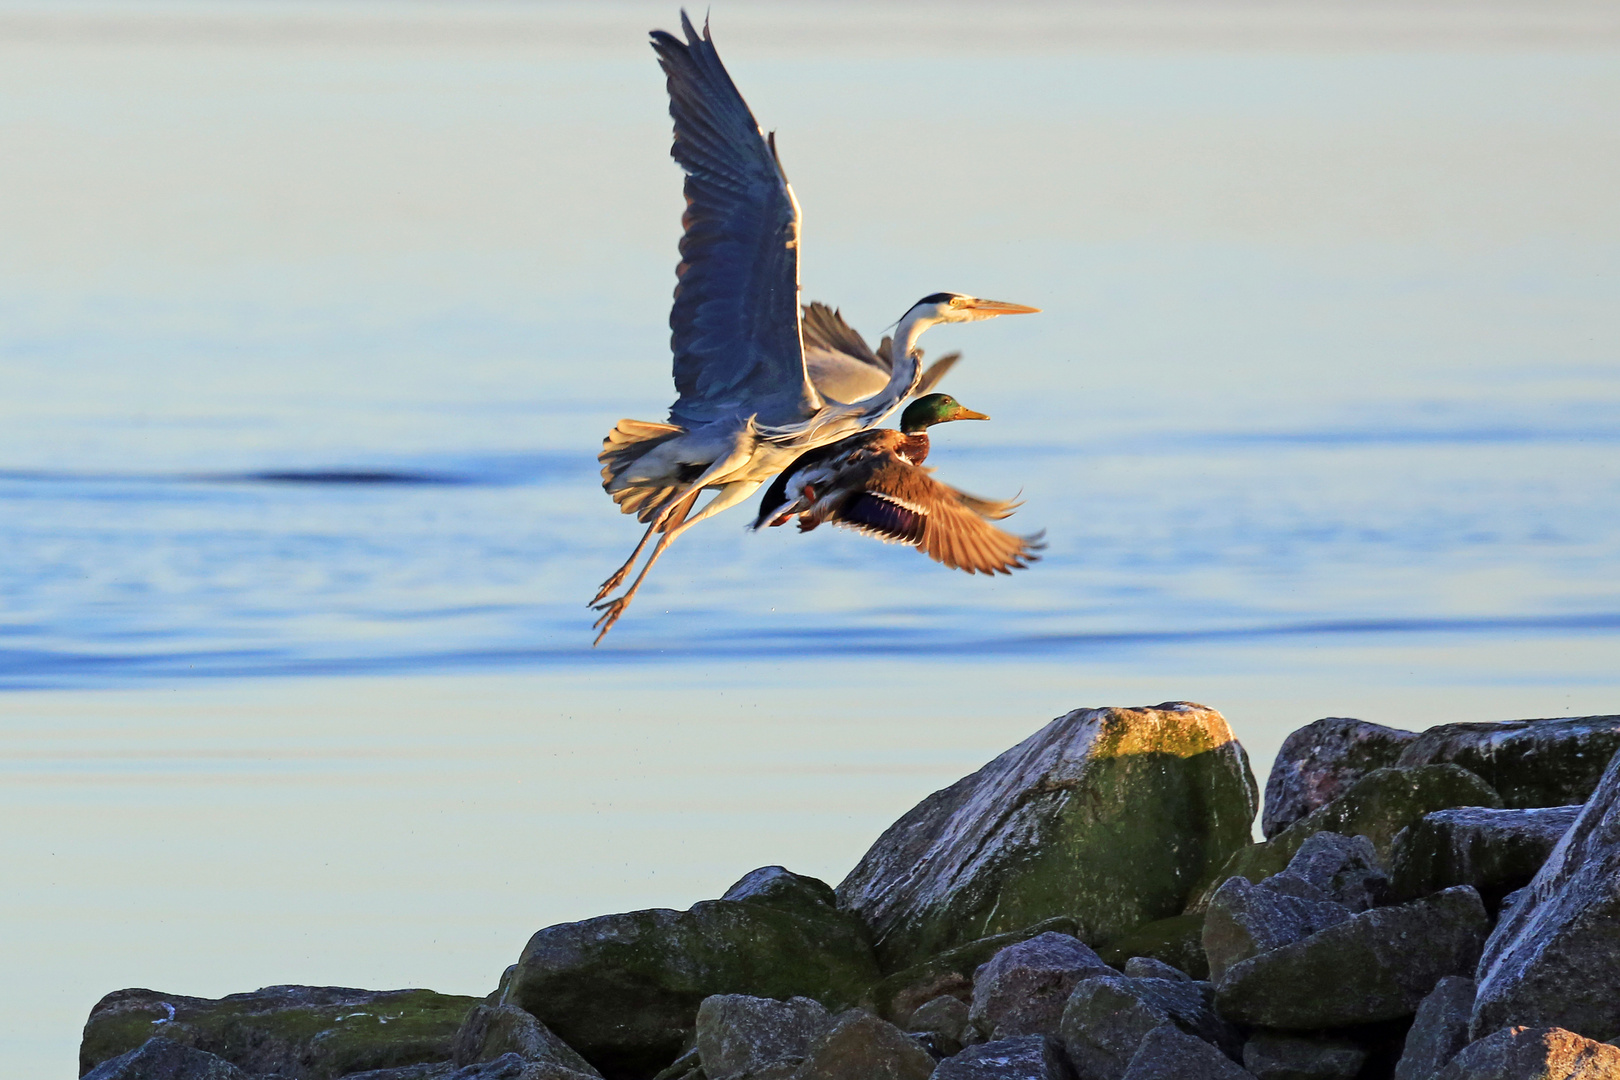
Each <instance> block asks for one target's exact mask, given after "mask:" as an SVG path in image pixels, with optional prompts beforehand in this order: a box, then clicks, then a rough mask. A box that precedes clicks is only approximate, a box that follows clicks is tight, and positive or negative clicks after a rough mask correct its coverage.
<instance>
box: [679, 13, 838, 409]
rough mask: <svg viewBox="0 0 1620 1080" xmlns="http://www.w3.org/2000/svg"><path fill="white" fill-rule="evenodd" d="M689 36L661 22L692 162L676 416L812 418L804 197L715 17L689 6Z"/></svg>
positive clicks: (682, 138) (684, 145) (686, 161)
mask: <svg viewBox="0 0 1620 1080" xmlns="http://www.w3.org/2000/svg"><path fill="white" fill-rule="evenodd" d="M681 29H682V31H683V32H684V34H685V36H686V40H685V41H684V42H683V41H680V40H679V39H677V38H676V37H674V36H673V35H671V34H667V33H665V32H663V31H662V30H655V31H653V34H652V46H653V49H654V50H655V51H656V52H657V53H658V62H659V63H660V64H661V65H662V66H663V69H664V72H665V74H666V75H667V76H668V82H669V114H670V116H671V117H673V118H674V121H675V142H674V145H673V146H672V147H671V148H670V156H671V157H673V158H674V159H675V160H676V161H677V162H679V163H680V166H681V168H682V169H684V170H685V171H686V203H687V206H686V213H685V214H684V215H683V217H682V224H683V225H684V227H685V229H686V234H685V235H684V236H682V237H681V245H680V251H681V262H680V265H679V266H677V267H676V269H675V274H676V277H677V278H678V279H679V281H678V282H677V284H676V286H675V306H674V307H673V309H671V311H670V313H669V326H670V330H671V332H672V333H671V336H670V345H671V347H672V349H673V350H674V353H675V389H676V391H677V392H678V393H679V397H678V398H677V400H676V402H675V404H674V405H673V406H671V408H670V419H671V420H673V421H675V422H676V423H681V424H687V425H691V424H694V423H705V422H710V421H715V420H720V419H724V418H725V417H727V416H735V415H744V416H746V415H757V416H758V418H759V422H760V423H761V424H762V425H782V424H788V423H793V422H797V421H801V420H803V419H805V418H806V417H808V416H809V415H810V414H811V413H813V412H814V411H815V410H816V409H818V408H820V406H821V404H822V402H821V400H820V398H819V396H818V395H817V393H816V390H815V388H814V387H813V386H812V385H811V383H810V379H809V376H808V375H807V373H806V372H805V366H804V353H803V350H802V348H801V346H800V343H799V207H798V203H797V201H796V200H795V199H794V197H793V191H792V189H791V188H790V187H789V186H788V182H787V177H786V176H784V175H783V173H782V168H781V165H780V163H779V162H778V161H777V158H776V146H775V143H774V141H773V140H769V139H767V138H765V136H763V135H762V134H761V133H760V130H759V124H758V123H757V122H756V121H755V120H754V114H753V113H751V112H750V111H749V110H748V105H747V103H746V102H744V101H743V99H742V95H741V94H739V93H738V92H737V87H736V86H735V85H734V84H733V83H732V81H731V76H729V75H727V74H726V69H725V66H724V65H723V64H721V63H720V57H719V54H717V53H716V52H715V49H714V43H713V42H712V41H711V40H710V39H709V29H708V26H707V25H705V26H704V28H703V33H702V35H701V36H700V35H699V34H698V32H697V31H696V30H695V29H693V27H692V22H691V20H690V19H688V18H687V17H686V13H685V12H684V11H683V12H682V13H681Z"/></svg>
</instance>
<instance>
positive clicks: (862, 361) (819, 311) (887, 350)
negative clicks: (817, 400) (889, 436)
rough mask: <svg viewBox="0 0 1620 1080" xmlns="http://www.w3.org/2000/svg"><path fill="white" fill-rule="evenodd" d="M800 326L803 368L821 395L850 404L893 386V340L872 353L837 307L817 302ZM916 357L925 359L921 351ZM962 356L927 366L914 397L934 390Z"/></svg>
mask: <svg viewBox="0 0 1620 1080" xmlns="http://www.w3.org/2000/svg"><path fill="white" fill-rule="evenodd" d="M801 325H802V329H803V333H804V366H805V369H806V370H807V371H808V372H809V373H810V381H811V383H812V384H813V385H814V386H815V388H816V390H817V392H819V393H821V394H823V395H824V396H826V397H830V398H832V399H833V400H834V401H841V402H844V403H846V404H847V403H849V402H852V401H860V400H862V399H863V398H868V397H871V396H872V395H873V394H875V393H877V392H878V391H880V390H882V389H883V388H884V387H885V386H887V385H888V384H889V375H890V373H891V372H893V371H894V356H893V353H892V350H893V348H894V342H893V340H892V339H890V338H884V339H883V343H882V344H881V345H879V346H878V348H877V351H876V352H873V351H872V349H871V348H870V347H869V346H868V345H867V344H866V339H865V338H863V337H861V335H860V332H859V331H857V330H856V329H855V328H854V327H853V326H851V325H849V323H847V322H845V321H844V317H843V315H842V314H841V313H839V311H838V310H837V309H836V308H830V307H828V306H827V305H826V304H823V303H821V302H820V301H819V300H818V301H812V302H810V303H809V304H806V305H805V308H804V319H803V320H802V324H801ZM917 355H918V357H921V356H922V350H921V349H918V350H917ZM961 358H962V354H961V353H955V352H953V353H947V354H946V355H944V356H942V357H940V358H939V359H938V360H936V361H934V362H933V363H932V364H929V365H928V367H927V369H926V370H924V371H923V373H922V378H921V379H919V380H918V382H917V388H916V389H915V390H913V391H912V396H913V397H918V396H921V395H923V394H926V393H928V392H929V391H931V390H932V389H933V388H934V387H935V386H936V385H937V384H938V383H939V380H940V379H942V378H944V377H945V373H946V372H947V371H949V370H951V368H952V367H954V366H955V365H956V362H957V361H958V360H960V359H961Z"/></svg>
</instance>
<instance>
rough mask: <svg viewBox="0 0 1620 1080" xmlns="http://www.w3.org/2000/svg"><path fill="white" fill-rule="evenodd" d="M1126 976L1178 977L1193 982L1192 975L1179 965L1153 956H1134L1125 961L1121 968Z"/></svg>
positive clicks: (1177, 978)
mask: <svg viewBox="0 0 1620 1080" xmlns="http://www.w3.org/2000/svg"><path fill="white" fill-rule="evenodd" d="M1120 970H1121V973H1122V974H1124V975H1125V977H1126V978H1130V979H1176V980H1180V981H1183V982H1191V981H1192V976H1191V975H1189V974H1187V973H1186V972H1185V971H1182V970H1181V969H1180V968H1178V967H1171V966H1170V965H1169V964H1167V963H1165V962H1164V961H1163V960H1155V959H1154V958H1153V957H1151V956H1133V957H1131V958H1130V959H1129V960H1127V961H1125V966H1124V967H1123V968H1121V969H1120Z"/></svg>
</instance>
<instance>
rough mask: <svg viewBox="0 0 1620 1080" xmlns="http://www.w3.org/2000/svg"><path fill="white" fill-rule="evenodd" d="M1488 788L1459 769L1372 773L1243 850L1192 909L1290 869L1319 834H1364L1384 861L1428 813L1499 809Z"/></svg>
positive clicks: (1432, 767)
mask: <svg viewBox="0 0 1620 1080" xmlns="http://www.w3.org/2000/svg"><path fill="white" fill-rule="evenodd" d="M1501 805H1502V800H1501V797H1500V796H1498V795H1497V794H1496V792H1495V791H1493V790H1491V787H1490V785H1489V784H1487V783H1485V781H1483V780H1481V779H1480V778H1479V777H1477V776H1475V775H1474V774H1473V773H1471V772H1469V771H1468V770H1467V769H1464V768H1461V767H1459V766H1456V765H1423V766H1417V767H1413V768H1399V769H1374V770H1373V771H1372V772H1370V773H1368V774H1367V775H1366V776H1363V777H1362V778H1361V779H1360V780H1357V781H1356V782H1355V783H1354V784H1352V785H1351V786H1350V789H1349V790H1348V791H1346V792H1345V793H1344V794H1343V795H1340V796H1339V797H1338V798H1337V799H1334V800H1333V801H1332V802H1330V803H1328V804H1327V805H1326V806H1324V807H1322V808H1321V809H1320V810H1316V811H1313V812H1312V813H1310V814H1307V815H1306V816H1305V817H1303V818H1301V819H1300V820H1298V821H1296V822H1294V823H1293V824H1292V825H1290V826H1289V827H1288V828H1286V829H1284V830H1283V831H1282V832H1280V833H1278V834H1277V835H1276V836H1274V837H1272V838H1271V839H1270V840H1267V841H1266V842H1265V843H1263V844H1252V845H1250V846H1248V847H1246V848H1243V849H1242V850H1240V851H1239V852H1237V853H1236V854H1235V855H1233V856H1232V858H1231V859H1229V860H1227V863H1226V865H1225V866H1224V867H1223V868H1222V869H1221V872H1220V874H1219V876H1218V878H1217V879H1216V880H1213V881H1211V882H1210V884H1209V885H1208V886H1207V887H1206V888H1205V889H1204V890H1202V895H1201V896H1200V897H1199V898H1198V899H1197V900H1196V901H1195V902H1194V903H1193V904H1192V905H1191V906H1192V908H1193V910H1198V911H1202V910H1203V909H1204V908H1205V907H1207V906H1208V904H1209V900H1210V898H1211V897H1213V896H1214V893H1215V889H1216V888H1218V887H1219V886H1220V884H1221V883H1222V882H1224V881H1225V880H1226V879H1227V878H1231V877H1246V878H1248V879H1249V880H1250V881H1253V882H1256V883H1258V882H1260V881H1262V880H1264V879H1265V878H1268V877H1271V876H1272V875H1273V874H1279V873H1281V872H1282V871H1283V870H1286V869H1287V868H1288V864H1289V862H1290V861H1291V860H1292V859H1293V857H1294V856H1295V855H1296V854H1297V853H1298V852H1299V849H1300V848H1301V847H1302V846H1303V845H1304V843H1305V841H1307V840H1309V839H1310V838H1311V837H1312V836H1315V835H1316V834H1317V833H1323V832H1327V833H1337V834H1338V835H1340V836H1365V837H1366V838H1367V839H1368V840H1370V841H1372V846H1373V850H1374V852H1375V853H1376V854H1377V857H1378V859H1379V861H1380V862H1383V861H1384V860H1387V859H1388V857H1389V851H1390V846H1391V844H1392V843H1393V842H1394V840H1395V836H1396V834H1397V833H1399V832H1400V831H1401V830H1402V829H1404V828H1406V827H1407V826H1408V825H1411V824H1414V823H1416V822H1417V821H1419V820H1421V819H1422V818H1423V815H1425V814H1431V813H1433V812H1434V811H1436V810H1449V809H1451V808H1452V807H1454V806H1489V807H1500V806H1501Z"/></svg>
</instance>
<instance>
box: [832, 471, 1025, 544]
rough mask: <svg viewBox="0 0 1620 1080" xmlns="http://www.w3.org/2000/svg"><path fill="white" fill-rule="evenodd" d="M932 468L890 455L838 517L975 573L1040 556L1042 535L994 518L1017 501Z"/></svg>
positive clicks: (843, 522) (844, 522)
mask: <svg viewBox="0 0 1620 1080" xmlns="http://www.w3.org/2000/svg"><path fill="white" fill-rule="evenodd" d="M931 471H932V470H930V469H928V468H926V467H924V466H921V465H913V464H911V463H910V462H908V461H906V460H905V459H904V458H901V457H900V456H899V455H890V456H888V458H887V459H886V460H884V461H882V462H881V463H879V464H877V465H876V466H875V467H874V468H873V469H872V471H871V473H870V474H869V475H868V476H867V477H866V478H865V482H864V484H863V485H862V490H861V492H860V493H859V494H857V495H856V496H855V497H854V498H852V499H850V500H848V501H847V502H846V503H845V504H844V505H843V507H842V508H841V509H840V512H839V513H838V515H837V517H836V518H834V520H835V522H836V523H837V524H839V525H843V526H845V527H847V528H852V529H858V530H860V531H861V532H864V533H867V534H869V535H872V536H877V537H880V538H882V539H885V540H891V541H896V542H899V543H905V544H911V545H913V546H915V547H916V548H918V549H919V550H921V551H922V552H923V553H924V554H926V555H927V556H928V557H929V558H931V559H933V560H934V561H935V562H940V563H944V564H945V565H946V566H948V567H950V568H951V569H952V570H966V571H967V572H968V573H970V574H1010V573H1012V572H1013V571H1014V570H1021V569H1023V568H1024V567H1027V566H1028V565H1029V564H1030V563H1032V562H1035V561H1036V560H1037V559H1039V558H1040V556H1039V555H1038V554H1037V552H1039V551H1040V550H1041V549H1042V548H1043V547H1045V545H1044V544H1042V543H1041V535H1042V534H1040V533H1037V534H1035V535H1033V536H1015V535H1014V534H1012V533H1010V532H1007V531H1006V530H1004V529H998V528H996V527H995V526H994V525H992V524H990V521H989V520H988V518H989V517H995V518H1004V517H1006V516H1007V515H1008V514H1010V513H1012V511H1013V508H1014V507H1016V506H1017V503H1012V502H1002V501H998V500H992V499H980V498H978V497H977V496H974V495H968V494H966V493H965V492H961V491H958V490H956V489H955V488H953V487H951V486H950V485H949V484H942V483H940V482H939V481H938V480H935V479H934V478H933V477H932V476H930V475H929V473H930V472H931Z"/></svg>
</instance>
